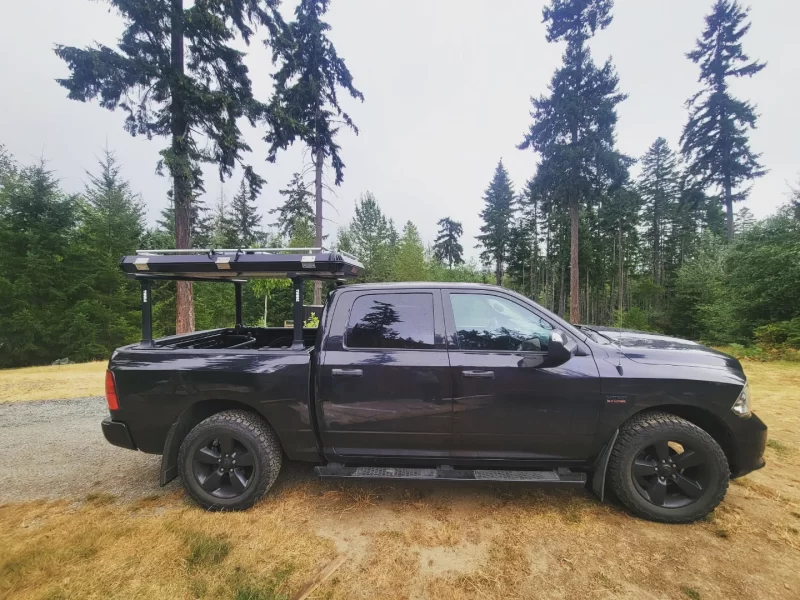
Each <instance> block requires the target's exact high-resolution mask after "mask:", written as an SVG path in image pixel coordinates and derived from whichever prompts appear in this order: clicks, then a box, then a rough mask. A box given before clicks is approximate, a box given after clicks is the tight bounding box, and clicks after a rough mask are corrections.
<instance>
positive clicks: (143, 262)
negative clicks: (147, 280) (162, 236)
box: [133, 256, 150, 271]
mask: <svg viewBox="0 0 800 600" xmlns="http://www.w3.org/2000/svg"><path fill="white" fill-rule="evenodd" d="M148 260H150V259H149V258H147V257H146V256H140V257H139V258H137V259H136V260H135V261H133V264H134V265H135V266H136V270H137V271H149V270H150V267H148V266H147V261H148Z"/></svg>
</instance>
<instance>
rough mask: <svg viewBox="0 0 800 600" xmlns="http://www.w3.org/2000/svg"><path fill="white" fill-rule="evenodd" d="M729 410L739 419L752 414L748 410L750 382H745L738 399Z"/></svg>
mask: <svg viewBox="0 0 800 600" xmlns="http://www.w3.org/2000/svg"><path fill="white" fill-rule="evenodd" d="M731 410H732V411H733V413H734V414H735V415H738V416H740V417H749V416H750V415H751V414H752V411H751V410H750V382H749V381H748V382H745V384H744V387H743V388H742V391H741V392H740V393H739V397H738V398H737V399H736V402H734V403H733V406H732V407H731Z"/></svg>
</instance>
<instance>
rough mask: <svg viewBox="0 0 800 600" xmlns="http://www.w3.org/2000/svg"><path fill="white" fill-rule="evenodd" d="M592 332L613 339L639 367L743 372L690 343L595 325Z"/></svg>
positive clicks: (709, 350)
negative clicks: (711, 368) (694, 368)
mask: <svg viewBox="0 0 800 600" xmlns="http://www.w3.org/2000/svg"><path fill="white" fill-rule="evenodd" d="M590 328H591V329H592V330H594V331H597V332H599V333H601V334H603V335H604V336H606V337H608V338H611V339H612V340H613V341H614V343H615V345H619V349H620V351H621V352H622V354H623V355H625V356H626V357H627V358H629V359H631V360H633V361H636V362H638V363H643V364H648V365H675V366H688V367H691V366H696V367H716V368H721V369H734V370H736V371H741V370H742V366H741V364H740V363H739V361H738V360H736V359H735V358H733V357H732V356H729V355H727V354H724V353H722V352H718V351H716V350H713V349H712V348H709V347H708V346H703V345H702V344H698V343H697V342H692V341H691V340H682V339H680V338H674V337H669V336H666V335H661V334H659V333H648V332H646V331H635V330H632V329H617V328H615V327H602V326H597V327H595V326H594V325H592V326H590Z"/></svg>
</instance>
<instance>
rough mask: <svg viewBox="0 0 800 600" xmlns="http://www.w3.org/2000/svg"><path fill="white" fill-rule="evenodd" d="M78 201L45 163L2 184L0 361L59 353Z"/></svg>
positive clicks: (8, 363) (9, 363) (24, 361)
mask: <svg viewBox="0 0 800 600" xmlns="http://www.w3.org/2000/svg"><path fill="white" fill-rule="evenodd" d="M77 220H78V202H77V199H76V198H75V197H74V196H66V195H64V194H63V193H62V192H61V190H60V189H59V187H58V182H57V181H56V180H55V178H54V177H53V175H52V173H51V172H50V171H49V170H48V169H47V167H46V166H45V164H44V163H43V162H40V163H38V164H36V165H34V166H32V167H25V168H23V169H20V170H19V172H18V173H15V174H12V175H10V176H8V175H7V176H6V177H5V178H4V180H3V181H2V183H0V366H2V367H13V366H23V365H37V364H43V363H48V362H51V361H53V360H55V359H57V358H63V357H64V352H65V350H66V348H67V343H66V342H68V341H69V340H68V339H65V337H66V336H65V330H66V329H69V325H68V324H67V323H66V322H65V320H64V314H65V313H66V312H67V310H68V308H69V307H70V305H71V302H70V296H69V292H70V289H71V288H72V287H73V283H72V282H71V275H72V274H73V273H71V265H70V263H69V261H67V265H69V268H67V265H65V258H66V257H68V256H71V252H70V246H71V243H72V239H73V236H74V233H75V227H76V224H77Z"/></svg>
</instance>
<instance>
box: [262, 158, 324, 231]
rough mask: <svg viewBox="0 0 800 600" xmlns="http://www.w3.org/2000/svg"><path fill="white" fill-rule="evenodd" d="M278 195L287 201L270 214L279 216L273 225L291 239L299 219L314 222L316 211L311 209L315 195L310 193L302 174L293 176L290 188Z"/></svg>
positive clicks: (271, 210)
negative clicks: (312, 198)
mask: <svg viewBox="0 0 800 600" xmlns="http://www.w3.org/2000/svg"><path fill="white" fill-rule="evenodd" d="M278 193H279V194H280V195H281V196H284V197H285V198H286V199H285V200H284V201H283V204H281V205H280V206H278V207H277V208H273V209H270V211H269V214H271V215H275V214H277V221H275V223H273V224H272V225H273V226H275V227H277V228H278V231H280V233H281V235H285V236H288V237H289V238H291V237H292V236H293V235H294V227H295V223H296V222H297V220H298V219H308V220H311V221H313V220H314V209H313V208H312V207H311V197H312V196H313V194H312V193H311V192H310V191H308V187H307V186H306V184H305V182H303V178H302V176H301V175H300V173H295V174H294V175H292V181H291V182H289V186H288V187H287V188H285V189H283V190H280V191H279V192H278Z"/></svg>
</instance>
